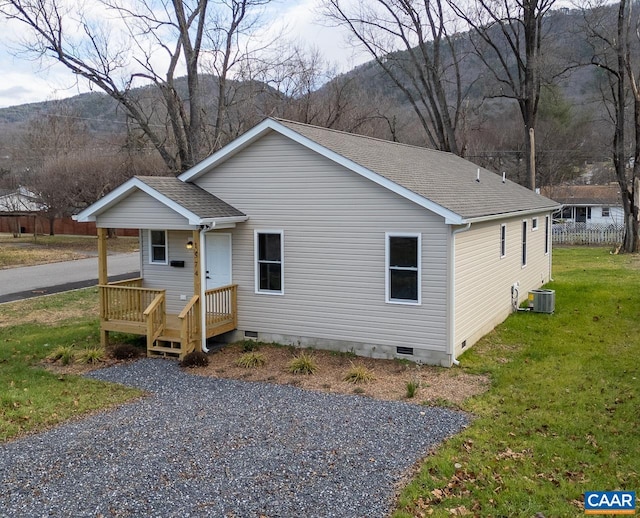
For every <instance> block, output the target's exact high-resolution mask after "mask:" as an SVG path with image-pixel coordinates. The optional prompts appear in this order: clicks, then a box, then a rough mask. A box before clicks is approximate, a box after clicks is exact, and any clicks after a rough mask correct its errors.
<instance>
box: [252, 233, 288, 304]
mask: <svg viewBox="0 0 640 518" xmlns="http://www.w3.org/2000/svg"><path fill="white" fill-rule="evenodd" d="M260 234H280V276H281V281H280V291H273V290H261V289H260V263H258V246H259V243H258V236H259V235H260ZM253 267H254V271H253V276H254V280H255V285H254V288H255V293H257V294H260V295H284V230H282V229H279V230H269V229H264V230H263V229H255V230H254V231H253Z"/></svg>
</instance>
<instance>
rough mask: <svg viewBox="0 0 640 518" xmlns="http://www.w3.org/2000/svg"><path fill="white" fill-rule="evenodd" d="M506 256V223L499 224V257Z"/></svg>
mask: <svg viewBox="0 0 640 518" xmlns="http://www.w3.org/2000/svg"><path fill="white" fill-rule="evenodd" d="M506 256H507V225H505V224H504V223H503V224H502V225H500V257H501V258H502V257H506Z"/></svg>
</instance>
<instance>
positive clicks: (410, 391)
mask: <svg viewBox="0 0 640 518" xmlns="http://www.w3.org/2000/svg"><path fill="white" fill-rule="evenodd" d="M418 387H420V382H419V381H418V380H409V381H407V385H406V389H407V393H406V396H407V398H408V399H411V398H412V397H414V396H415V395H416V392H417V391H418Z"/></svg>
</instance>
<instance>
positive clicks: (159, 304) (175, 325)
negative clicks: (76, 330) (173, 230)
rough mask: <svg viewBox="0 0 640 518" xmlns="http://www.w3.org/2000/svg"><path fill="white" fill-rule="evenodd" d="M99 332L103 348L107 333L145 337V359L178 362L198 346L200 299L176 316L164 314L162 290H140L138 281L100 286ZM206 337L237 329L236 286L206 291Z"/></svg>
mask: <svg viewBox="0 0 640 518" xmlns="http://www.w3.org/2000/svg"><path fill="white" fill-rule="evenodd" d="M99 289H100V331H101V341H102V344H103V345H104V346H106V345H107V344H108V340H109V332H111V331H117V332H121V333H130V334H137V335H143V336H146V337H147V355H149V356H152V355H176V356H178V358H180V359H182V358H184V356H185V355H186V354H188V353H190V352H191V351H194V350H196V348H197V347H199V345H200V342H201V333H200V328H201V322H200V319H201V317H200V297H199V296H198V295H194V296H193V297H192V298H191V300H190V301H188V302H187V304H186V305H185V307H184V309H183V310H182V311H181V312H180V314H178V315H175V314H168V313H167V312H166V296H165V290H154V289H149V288H143V287H142V279H141V278H135V279H127V280H125V281H120V282H114V283H110V284H106V285H100V286H99ZM205 304H206V306H205V307H206V337H207V338H211V337H213V336H217V335H220V334H222V333H226V332H228V331H232V330H234V329H236V327H237V285H235V284H231V285H228V286H223V287H221V288H216V289H213V290H207V291H206V292H205Z"/></svg>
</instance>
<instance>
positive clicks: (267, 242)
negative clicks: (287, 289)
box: [255, 230, 284, 294]
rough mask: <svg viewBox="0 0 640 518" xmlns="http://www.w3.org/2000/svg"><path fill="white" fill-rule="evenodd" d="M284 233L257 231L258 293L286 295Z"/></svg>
mask: <svg viewBox="0 0 640 518" xmlns="http://www.w3.org/2000/svg"><path fill="white" fill-rule="evenodd" d="M283 250H284V242H283V232H282V231H281V230H279V231H256V233H255V254H256V271H255V277H256V292H258V293H273V294H282V293H284V282H283V270H284V268H283V266H284V261H283V255H284V254H283Z"/></svg>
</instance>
